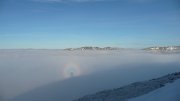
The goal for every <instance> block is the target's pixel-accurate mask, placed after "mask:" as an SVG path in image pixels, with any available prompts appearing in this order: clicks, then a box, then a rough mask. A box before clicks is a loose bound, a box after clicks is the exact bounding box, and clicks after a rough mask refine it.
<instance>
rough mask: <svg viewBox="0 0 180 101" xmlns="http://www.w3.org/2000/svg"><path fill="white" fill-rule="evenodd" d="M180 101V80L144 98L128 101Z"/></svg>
mask: <svg viewBox="0 0 180 101" xmlns="http://www.w3.org/2000/svg"><path fill="white" fill-rule="evenodd" d="M179 100H180V80H177V81H175V82H174V83H172V84H171V83H170V84H167V85H166V86H165V87H163V88H160V89H157V90H155V91H152V92H150V93H148V94H145V95H143V96H140V97H137V98H133V99H130V100H128V101H179Z"/></svg>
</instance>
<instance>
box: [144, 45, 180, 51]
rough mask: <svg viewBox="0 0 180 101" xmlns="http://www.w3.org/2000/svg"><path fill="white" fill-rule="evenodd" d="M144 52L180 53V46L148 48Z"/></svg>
mask: <svg viewBox="0 0 180 101" xmlns="http://www.w3.org/2000/svg"><path fill="white" fill-rule="evenodd" d="M143 50H147V51H177V50H179V51H180V46H164V47H157V46H156V47H148V48H145V49H143Z"/></svg>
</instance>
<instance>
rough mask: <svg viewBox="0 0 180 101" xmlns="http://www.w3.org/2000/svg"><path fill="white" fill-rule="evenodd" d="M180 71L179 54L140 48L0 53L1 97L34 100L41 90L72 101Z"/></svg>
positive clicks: (58, 99) (11, 51)
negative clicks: (159, 52)
mask: <svg viewBox="0 0 180 101" xmlns="http://www.w3.org/2000/svg"><path fill="white" fill-rule="evenodd" d="M179 67H180V54H151V53H147V52H144V51H137V50H123V51H121V50H120V51H63V50H0V81H1V82H0V99H1V100H2V101H5V100H8V99H14V98H17V97H18V98H22V96H24V95H26V96H27V97H28V99H30V98H35V97H34V96H35V93H34V92H36V91H37V92H41V94H39V97H44V99H46V100H47V101H50V100H51V101H52V100H53V101H71V100H73V99H76V98H79V97H82V96H84V95H88V94H93V93H95V92H98V91H101V90H105V89H112V88H118V87H121V86H124V85H127V84H130V83H133V82H137V81H142V80H148V79H152V78H156V77H160V76H163V75H166V74H168V73H173V72H177V71H180V68H179ZM51 88H52V89H51ZM49 90H50V91H51V92H48V91H49ZM46 91H47V92H46ZM43 92H44V93H43ZM56 92H57V93H56ZM32 93H33V94H32ZM49 93H50V94H49ZM48 98H49V99H50V100H48ZM51 98H52V99H51ZM53 98H54V99H53ZM46 100H43V101H46ZM22 101H23V100H22ZM26 101H28V100H26ZM30 101H41V100H38V99H33V100H31V99H30Z"/></svg>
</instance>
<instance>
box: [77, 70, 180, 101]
mask: <svg viewBox="0 0 180 101" xmlns="http://www.w3.org/2000/svg"><path fill="white" fill-rule="evenodd" d="M179 78H180V72H177V73H173V74H168V75H165V76H163V77H160V78H157V79H152V80H148V81H143V82H136V83H132V84H130V85H127V86H124V87H121V88H117V89H113V90H105V91H101V92H98V93H96V94H92V95H88V96H84V97H82V98H80V99H77V100H74V101H126V100H128V99H130V98H134V97H138V96H141V95H144V94H147V93H149V92H152V91H154V90H156V89H159V88H162V87H164V86H165V84H168V83H172V82H174V81H175V80H177V79H179ZM176 85H177V84H176ZM167 88H168V87H167ZM179 88H180V87H179ZM170 89H174V92H172V93H173V94H172V95H170V96H169V97H168V96H167V97H168V98H169V99H171V98H170V97H171V96H172V97H173V96H174V95H175V94H180V93H177V92H176V90H175V88H173V87H172V88H170ZM167 93H168V90H165V94H167ZM149 96H151V94H150V95H149ZM156 96H158V95H156ZM156 96H155V97H156ZM162 96H164V95H163V93H161V95H159V96H158V97H159V98H160V99H161V97H162ZM143 98H144V97H143ZM143 98H140V99H139V100H135V101H145V100H143ZM145 98H146V97H145ZM141 99H142V100H141ZM153 99H154V100H153ZM176 99H177V98H176ZM148 101H164V100H155V98H154V97H153V96H152V100H148ZM167 101H177V100H175V99H174V100H167Z"/></svg>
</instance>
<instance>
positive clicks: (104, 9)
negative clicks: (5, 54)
mask: <svg viewBox="0 0 180 101" xmlns="http://www.w3.org/2000/svg"><path fill="white" fill-rule="evenodd" d="M156 45H158V46H159V45H163V46H167V45H180V1H179V0H0V48H1V49H4V48H6V49H8V48H51V49H52V48H67V47H80V46H99V47H104V46H115V47H124V48H129V47H131V48H143V47H149V46H156Z"/></svg>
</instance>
